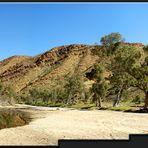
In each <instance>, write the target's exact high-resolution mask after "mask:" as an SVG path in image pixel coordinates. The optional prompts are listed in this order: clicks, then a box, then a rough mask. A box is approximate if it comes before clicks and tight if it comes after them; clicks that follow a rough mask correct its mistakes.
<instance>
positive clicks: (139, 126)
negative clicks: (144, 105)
mask: <svg viewBox="0 0 148 148" xmlns="http://www.w3.org/2000/svg"><path fill="white" fill-rule="evenodd" d="M12 108H16V109H21V110H24V111H27V112H29V113H30V114H31V118H32V121H31V122H30V123H29V124H28V125H25V126H21V127H14V128H7V129H2V130H0V145H58V139H128V138H129V134H148V114H146V113H123V112H117V111H103V110H94V111H84V110H76V109H66V108H65V109H63V108H51V107H32V106H29V105H18V104H17V105H15V106H14V107H12Z"/></svg>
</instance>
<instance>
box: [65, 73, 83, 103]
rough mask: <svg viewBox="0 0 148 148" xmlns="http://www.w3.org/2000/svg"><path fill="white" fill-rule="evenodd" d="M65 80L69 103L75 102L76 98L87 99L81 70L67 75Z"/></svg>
mask: <svg viewBox="0 0 148 148" xmlns="http://www.w3.org/2000/svg"><path fill="white" fill-rule="evenodd" d="M65 80H66V82H65V86H64V88H65V91H66V94H67V103H70V102H71V101H72V102H71V103H72V104H73V103H74V100H77V99H78V100H79V99H83V100H84V99H85V88H84V82H83V77H82V75H81V74H80V73H79V72H75V73H74V74H72V75H70V76H69V77H67V78H66V79H65Z"/></svg>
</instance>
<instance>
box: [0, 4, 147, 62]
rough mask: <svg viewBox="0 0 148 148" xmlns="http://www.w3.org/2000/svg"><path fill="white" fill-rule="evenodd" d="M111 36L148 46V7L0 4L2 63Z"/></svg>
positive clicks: (130, 5) (0, 55)
mask: <svg viewBox="0 0 148 148" xmlns="http://www.w3.org/2000/svg"><path fill="white" fill-rule="evenodd" d="M111 32H120V33H121V34H122V36H123V37H124V38H125V39H126V41H128V42H142V43H144V44H148V4H140V3H139V4H135V3H133V4H132V3H131V4H129V3H106V4H105V3H102V4H101V3H98V4H97V3H94V4H89V3H87V4H85V3H83V4H78V3H69V4H61V3H59V4H58V3H57V4H51V3H50V4H49V3H48V4H47V3H44V4H41V3H40V4H39V3H38V4H36V3H30V4H26V3H23V4H19V3H17V4H14V3H13V4H12V3H10V4H9V3H7V4H6V3H3V4H0V60H2V59H5V58H7V57H9V56H12V55H29V56H34V55H37V54H40V53H42V52H45V51H47V50H49V49H51V48H53V47H55V46H60V45H65V44H66V45H67V44H74V43H82V44H94V43H98V44H100V38H101V37H102V36H103V35H106V34H109V33H111Z"/></svg>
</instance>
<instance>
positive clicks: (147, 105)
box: [144, 92, 148, 110]
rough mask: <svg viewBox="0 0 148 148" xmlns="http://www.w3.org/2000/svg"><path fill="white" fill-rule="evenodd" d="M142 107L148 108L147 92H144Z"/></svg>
mask: <svg viewBox="0 0 148 148" xmlns="http://www.w3.org/2000/svg"><path fill="white" fill-rule="evenodd" d="M144 109H146V110H148V92H145V104H144Z"/></svg>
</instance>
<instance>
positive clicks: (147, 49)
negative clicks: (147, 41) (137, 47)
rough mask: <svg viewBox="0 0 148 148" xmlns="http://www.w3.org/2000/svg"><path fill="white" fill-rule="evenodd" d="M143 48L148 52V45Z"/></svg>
mask: <svg viewBox="0 0 148 148" xmlns="http://www.w3.org/2000/svg"><path fill="white" fill-rule="evenodd" d="M143 50H144V51H145V52H146V53H148V45H145V46H144V47H143Z"/></svg>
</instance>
